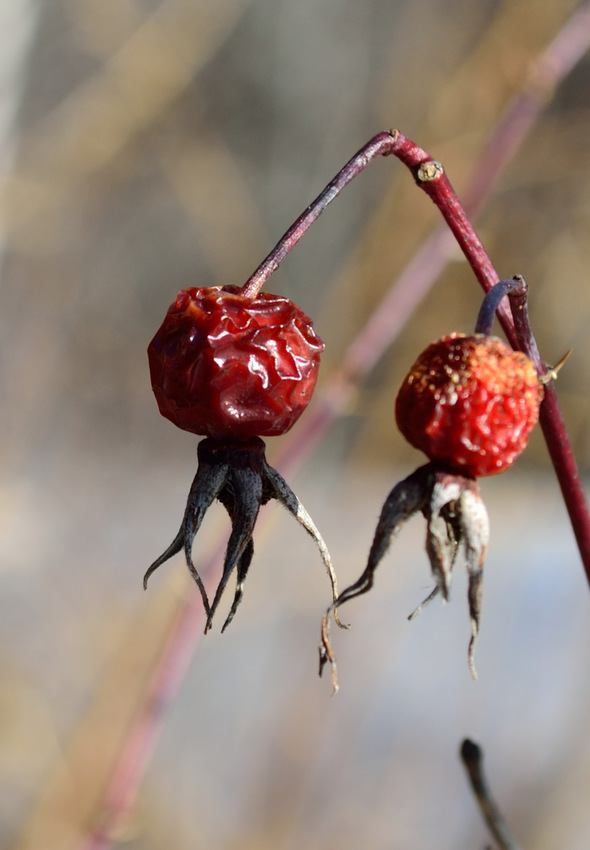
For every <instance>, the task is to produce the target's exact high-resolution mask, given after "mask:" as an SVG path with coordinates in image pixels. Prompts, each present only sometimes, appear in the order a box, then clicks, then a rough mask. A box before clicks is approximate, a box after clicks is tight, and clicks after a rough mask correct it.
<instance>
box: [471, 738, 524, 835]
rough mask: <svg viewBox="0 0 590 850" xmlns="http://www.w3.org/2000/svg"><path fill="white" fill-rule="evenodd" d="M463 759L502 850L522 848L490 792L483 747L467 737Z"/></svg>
mask: <svg viewBox="0 0 590 850" xmlns="http://www.w3.org/2000/svg"><path fill="white" fill-rule="evenodd" d="M461 761H462V762H463V764H464V765H465V769H466V771H467V776H468V777H469V782H470V783H471V787H472V789H473V793H474V794H475V799H476V800H477V804H478V806H479V808H480V811H481V813H482V815H483V818H484V820H485V822H486V824H487V826H488V829H489V830H490V832H491V833H492V835H493V837H494V839H495V841H497V842H498V844H499V845H500V850H522V848H521V846H520V844H518V843H517V842H516V841H515V839H514V838H513V837H512V835H511V833H510V830H509V829H508V827H507V826H506V822H505V821H504V818H503V817H502V815H501V814H500V810H499V809H498V806H497V805H496V803H495V802H494V799H493V797H492V795H491V793H490V789H489V786H488V783H487V780H486V777H485V774H484V772H483V753H482V750H481V747H479V746H478V745H477V744H475V743H474V742H473V741H470V740H469V739H468V738H466V739H465V740H464V741H463V743H462V744H461Z"/></svg>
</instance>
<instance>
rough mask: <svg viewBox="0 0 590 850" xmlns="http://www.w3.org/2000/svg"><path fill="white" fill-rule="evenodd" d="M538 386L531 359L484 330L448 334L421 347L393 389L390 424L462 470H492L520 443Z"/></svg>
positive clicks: (533, 415)
mask: <svg viewBox="0 0 590 850" xmlns="http://www.w3.org/2000/svg"><path fill="white" fill-rule="evenodd" d="M542 398H543V387H542V385H541V383H540V382H539V379H538V376H537V373H536V371H535V367H534V365H533V363H532V361H531V360H529V358H528V357H527V356H526V355H525V354H522V353H521V352H519V351H513V350H512V349H511V348H509V347H508V346H507V345H506V344H505V343H503V342H502V340H500V339H497V338H496V337H490V336H482V335H475V336H464V335H463V334H450V335H449V336H446V337H443V338H442V339H441V340H439V341H438V342H434V343H432V345H429V346H428V348H427V349H426V350H425V351H423V352H422V354H421V355H420V357H418V359H417V360H416V362H415V363H414V365H413V366H412V368H411V370H410V372H409V374H408V375H407V376H406V378H405V380H404V382H403V383H402V386H401V388H400V391H399V393H398V396H397V400H396V406H395V416H396V421H397V425H398V428H399V429H400V431H401V432H402V434H403V435H404V437H405V438H406V440H408V442H409V443H411V444H412V445H413V446H415V448H417V449H421V450H422V451H423V452H424V453H425V454H426V456H427V457H428V458H429V459H430V460H432V461H437V462H439V463H442V464H445V465H446V466H447V467H448V468H449V469H451V470H455V471H456V472H459V473H460V474H462V475H470V476H473V477H476V478H477V477H480V476H484V475H495V474H496V473H499V472H503V471H504V470H505V469H507V468H508V467H509V466H510V465H511V464H512V463H513V462H514V460H515V459H516V458H517V457H518V455H519V454H520V453H521V452H522V451H523V449H524V448H525V446H526V444H527V441H528V437H529V434H530V432H531V431H532V429H533V427H534V425H535V423H536V422H537V419H538V418H539V405H540V403H541V400H542Z"/></svg>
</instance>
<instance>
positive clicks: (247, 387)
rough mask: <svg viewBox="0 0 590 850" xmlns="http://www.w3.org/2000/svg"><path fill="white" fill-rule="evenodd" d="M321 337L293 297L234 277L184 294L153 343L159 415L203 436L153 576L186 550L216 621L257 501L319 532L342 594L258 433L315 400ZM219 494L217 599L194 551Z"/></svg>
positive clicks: (281, 429) (246, 552) (277, 429)
mask: <svg viewBox="0 0 590 850" xmlns="http://www.w3.org/2000/svg"><path fill="white" fill-rule="evenodd" d="M323 349H324V344H323V342H322V341H321V339H320V338H319V337H318V336H317V334H316V333H315V331H314V328H313V324H312V322H311V320H310V319H309V318H308V317H307V316H306V315H305V314H304V313H303V312H302V311H301V310H300V309H299V307H297V306H296V305H295V304H293V303H292V302H291V301H290V300H289V299H287V298H284V297H282V296H279V295H271V294H269V293H256V294H255V295H251V296H249V297H247V296H245V295H244V293H243V291H242V290H240V289H239V288H238V287H236V286H227V287H200V288H197V287H195V288H192V289H185V290H182V291H181V292H179V293H178V296H177V298H176V300H175V301H174V303H173V304H172V305H171V306H170V309H169V310H168V313H167V315H166V317H165V319H164V322H163V324H162V326H161V327H160V329H159V330H158V332H157V333H156V335H155V337H154V338H153V340H152V342H151V343H150V345H149V348H148V358H149V365H150V374H151V379H152V387H153V390H154V394H155V396H156V400H157V402H158V407H159V409H160V412H161V413H162V415H163V416H165V417H166V418H167V419H170V421H171V422H173V423H174V424H175V425H177V426H178V427H179V428H182V429H184V430H187V431H192V432H193V433H195V434H199V435H202V436H205V437H206V439H205V440H203V441H202V442H201V443H200V444H199V447H198V460H199V463H198V469H197V474H196V476H195V478H194V481H193V484H192V486H191V489H190V493H189V497H188V501H187V506H186V510H185V514H184V517H183V521H182V524H181V526H180V529H179V531H178V534H177V535H176V537H175V538H174V540H173V541H172V543H171V544H170V546H169V547H168V548H167V549H166V551H165V552H164V553H163V554H162V555H161V556H160V557H159V558H158V559H157V560H156V561H154V563H153V564H152V565H151V566H150V568H149V569H148V571H147V572H146V574H145V577H144V586H146V584H147V580H148V578H149V577H150V575H151V574H152V573H153V572H154V570H156V569H157V568H158V567H159V566H160V565H161V564H163V563H164V561H166V560H168V558H170V557H172V556H173V555H175V554H176V553H177V552H180V551H181V550H182V549H184V553H185V557H186V562H187V565H188V568H189V570H190V572H191V574H192V576H193V578H194V580H195V582H196V583H197V585H198V587H199V590H200V592H201V596H202V598H203V604H204V606H205V610H206V612H207V625H206V630H208V629H209V628H210V627H211V622H212V619H213V615H214V614H215V611H216V608H217V606H218V604H219V601H220V599H221V596H222V594H223V591H224V589H225V587H226V584H227V582H228V579H229V577H230V575H231V574H232V572H233V571H234V569H235V570H236V574H237V582H236V590H235V594H234V600H233V603H232V606H231V608H230V611H229V614H228V616H227V618H226V621H225V624H224V627H223V628H225V627H226V626H227V625H228V624H229V623H230V622H231V620H232V618H233V616H234V614H235V611H236V609H237V606H238V604H239V602H240V600H241V598H242V593H243V586H244V581H245V578H246V575H247V573H248V569H249V567H250V563H251V560H252V555H253V552H254V547H253V542H252V535H253V531H254V525H255V523H256V519H257V516H258V512H259V510H260V507H261V505H264V504H266V502H268V501H269V500H270V499H277V500H278V501H279V502H280V503H281V504H282V505H283V506H284V507H286V508H287V510H288V511H289V512H290V513H291V514H293V516H294V517H295V518H296V519H297V521H298V522H299V523H300V524H301V525H302V526H303V527H304V528H305V529H306V531H308V532H309V534H310V535H311V536H312V537H313V538H314V540H315V542H316V544H317V546H318V548H319V551H320V554H321V557H322V559H323V561H324V564H325V566H326V569H327V571H328V574H329V577H330V581H331V584H332V595H333V597H334V598H336V596H337V595H338V593H337V587H336V577H335V574H334V571H333V568H332V562H331V560H330V555H329V553H328V550H327V547H326V545H325V543H324V541H323V539H322V537H321V535H320V533H319V531H318V530H317V528H316V527H315V525H314V524H313V522H312V520H311V518H310V516H309V514H308V513H307V511H306V510H305V508H304V507H303V505H302V504H301V503H300V502H299V500H298V499H297V497H296V496H295V494H294V493H293V492H292V491H291V489H290V488H289V486H288V485H287V483H286V482H285V480H284V479H283V478H282V477H281V476H280V475H279V473H278V472H277V471H276V470H275V469H273V468H272V467H271V466H269V464H268V463H267V461H266V457H265V446H264V442H263V441H262V440H261V439H260V437H261V436H265V437H266V436H275V435H278V434H284V433H285V432H286V431H288V430H289V429H290V428H291V427H292V426H293V424H294V423H295V422H296V421H297V419H298V418H299V416H300V415H301V414H302V412H303V411H304V410H305V408H306V406H307V404H308V403H309V401H310V399H311V396H312V393H313V390H314V387H315V384H316V380H317V375H318V369H319V360H320V354H321V352H322V351H323ZM215 499H217V500H218V501H219V502H221V504H222V505H223V506H224V507H225V508H226V510H227V512H228V514H229V516H230V519H231V523H232V531H231V535H230V538H229V541H228V545H227V550H226V554H225V560H224V566H223V574H222V577H221V579H220V581H219V584H218V586H217V589H216V592H215V596H214V599H213V602H212V603H211V604H209V598H208V594H207V591H206V589H205V586H204V584H203V581H202V579H201V577H200V575H199V572H198V570H197V569H196V567H195V565H194V562H193V558H192V545H193V541H194V538H195V535H196V534H197V532H198V530H199V528H200V526H201V523H202V521H203V517H204V515H205V513H206V511H207V510H208V508H209V507H210V505H211V504H212V502H213V501H214V500H215Z"/></svg>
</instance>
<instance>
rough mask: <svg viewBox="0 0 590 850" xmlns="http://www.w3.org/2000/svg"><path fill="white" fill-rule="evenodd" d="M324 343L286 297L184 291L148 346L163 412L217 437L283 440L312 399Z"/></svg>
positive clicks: (232, 289)
mask: <svg viewBox="0 0 590 850" xmlns="http://www.w3.org/2000/svg"><path fill="white" fill-rule="evenodd" d="M323 349H324V344H323V342H322V341H321V339H320V338H319V337H318V336H317V334H316V333H315V331H314V329H313V325H312V322H311V320H310V319H309V318H308V317H307V316H306V315H305V314H304V313H303V312H302V311H301V310H300V309H299V307H297V306H296V305H295V304H293V302H292V301H290V300H289V299H288V298H284V297H282V296H280V295H272V294H269V293H266V292H261V293H260V294H259V295H257V296H256V298H253V299H251V298H245V297H244V296H243V294H242V293H241V291H240V289H239V288H238V287H237V286H227V287H209V288H192V289H184V290H182V291H181V292H179V294H178V296H177V298H176V301H175V302H174V303H173V304H172V305H171V307H170V309H169V310H168V313H167V315H166V317H165V319H164V322H163V324H162V326H161V327H160V329H159V330H158V332H157V333H156V335H155V337H154V338H153V340H152V341H151V343H150V345H149V348H148V357H149V364H150V374H151V381H152V387H153V390H154V394H155V396H156V400H157V402H158V407H159V408H160V413H161V414H162V415H163V416H165V417H166V418H167V419H170V420H171V421H172V422H173V423H174V424H175V425H177V426H178V427H179V428H182V429H184V430H186V431H192V432H193V433H195V434H202V435H204V436H208V437H213V438H217V439H221V438H224V439H235V440H237V441H239V440H248V439H250V438H251V437H254V436H259V437H264V436H275V435H278V434H284V433H285V432H286V431H288V430H289V428H291V426H292V425H293V424H294V423H295V422H296V420H297V419H298V418H299V416H300V415H301V413H302V412H303V410H304V409H305V407H306V406H307V404H308V402H309V400H310V399H311V396H312V393H313V390H314V387H315V384H316V380H317V375H318V369H319V361H320V354H321V353H322V351H323Z"/></svg>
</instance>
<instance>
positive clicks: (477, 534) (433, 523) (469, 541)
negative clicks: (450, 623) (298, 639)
mask: <svg viewBox="0 0 590 850" xmlns="http://www.w3.org/2000/svg"><path fill="white" fill-rule="evenodd" d="M418 511H421V512H422V514H423V515H424V517H425V518H426V521H427V530H426V553H427V555H428V559H429V561H430V566H431V570H432V574H433V577H434V580H435V583H436V584H435V587H434V589H433V590H432V591H431V593H430V594H429V595H428V596H427V597H426V599H425V600H424V601H423V602H422V603H421V604H420V605H419V606H418V607H417V608H416V609H415V610H414V611H413V612H412V614H410V616H409V619H410V620H411V619H413V618H414V617H415V616H416V615H417V614H419V613H420V611H421V610H422V609H423V608H424V607H426V605H428V603H429V602H431V601H432V600H433V599H434V598H435V596H437V595H438V594H439V593H440V594H441V595H442V597H443V599H445V601H446V600H448V598H449V590H450V584H451V577H452V572H453V568H454V566H455V564H456V563H457V560H458V559H459V556H461V558H462V560H463V561H464V563H465V565H466V567H467V572H468V579H469V583H468V591H467V596H468V604H469V616H470V620H471V639H470V641H469V648H468V653H467V660H468V664H469V670H470V672H471V675H472V676H473V678H474V679H475V678H477V674H476V672H475V664H474V649H475V642H476V640H477V635H478V632H479V625H480V619H481V599H482V590H483V586H482V579H483V565H484V560H485V554H486V549H487V545H488V542H489V521H488V514H487V511H486V508H485V505H484V503H483V501H482V499H481V497H480V495H479V487H478V484H477V481H476V480H475V478H470V477H466V476H462V475H458V474H457V473H453V472H449V471H448V470H446V469H445V468H444V467H442V466H440V465H438V464H435V463H427V464H425V465H424V466H421V467H420V468H419V469H417V470H416V471H415V472H413V473H412V474H411V475H409V476H408V477H407V478H405V479H404V480H403V481H400V483H399V484H396V486H395V487H394V488H393V490H392V491H391V492H390V494H389V496H388V497H387V499H386V500H385V504H384V505H383V508H382V510H381V516H380V517H379V521H378V523H377V528H376V530H375V536H374V538H373V544H372V546H371V549H370V552H369V558H368V561H367V566H366V567H365V570H364V572H363V573H362V575H361V576H360V577H359V579H358V580H357V581H356V582H355V583H354V584H352V585H350V587H347V588H346V589H345V590H343V591H342V593H341V594H340V595H339V596H338V598H337V599H336V600H335V601H334V603H333V604H332V605H331V606H330V608H328V610H327V612H326V614H325V616H324V618H323V620H322V640H321V645H320V675H321V673H322V671H323V668H324V665H325V664H326V663H327V662H330V664H331V667H332V683H333V686H334V690H338V679H337V671H336V659H335V656H334V652H333V650H332V646H331V644H330V638H329V621H330V614H331V613H332V611H333V610H334V609H336V608H338V609H339V608H340V607H341V606H342V605H343V604H344V602H348V601H349V600H350V599H354V598H355V597H356V596H361V595H362V594H363V593H366V592H367V591H368V590H370V589H371V587H372V586H373V581H374V576H375V571H376V569H377V567H378V566H379V563H380V562H381V560H382V558H383V556H384V555H385V553H386V552H387V550H388V548H389V545H390V543H391V541H392V539H393V538H394V537H395V536H396V535H397V534H398V533H399V531H400V529H401V528H402V526H403V525H404V523H405V522H406V521H407V520H408V519H410V517H411V516H413V515H414V514H415V513H417V512H418Z"/></svg>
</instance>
